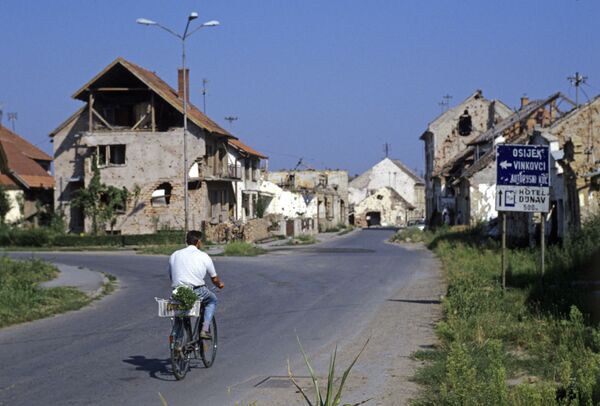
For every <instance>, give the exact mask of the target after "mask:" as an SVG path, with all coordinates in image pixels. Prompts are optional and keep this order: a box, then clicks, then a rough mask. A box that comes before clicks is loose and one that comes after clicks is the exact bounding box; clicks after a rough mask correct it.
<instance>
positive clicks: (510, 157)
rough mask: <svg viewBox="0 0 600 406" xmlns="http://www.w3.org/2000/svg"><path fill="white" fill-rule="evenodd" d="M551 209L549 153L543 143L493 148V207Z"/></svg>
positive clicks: (499, 209)
mask: <svg viewBox="0 0 600 406" xmlns="http://www.w3.org/2000/svg"><path fill="white" fill-rule="evenodd" d="M549 209H550V154H549V151H548V147H547V146H544V145H506V144H505V145H498V146H497V147H496V210H498V211H521V212H541V213H546V212H548V210H549Z"/></svg>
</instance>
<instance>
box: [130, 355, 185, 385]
mask: <svg viewBox="0 0 600 406" xmlns="http://www.w3.org/2000/svg"><path fill="white" fill-rule="evenodd" d="M123 362H126V363H128V364H131V365H134V366H135V367H136V368H135V369H136V370H137V371H145V372H148V374H149V375H150V376H151V377H152V378H155V379H159V380H161V381H174V380H175V377H174V376H173V374H172V373H171V371H170V369H169V368H167V366H170V363H171V361H170V359H169V358H167V359H157V358H146V357H144V356H143V355H133V356H130V357H129V358H128V359H124V360H123Z"/></svg>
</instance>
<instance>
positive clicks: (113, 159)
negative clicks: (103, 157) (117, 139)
mask: <svg viewBox="0 0 600 406" xmlns="http://www.w3.org/2000/svg"><path fill="white" fill-rule="evenodd" d="M109 163H111V164H113V165H125V145H122V144H121V145H111V146H110V152H109Z"/></svg>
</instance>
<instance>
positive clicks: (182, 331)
mask: <svg viewBox="0 0 600 406" xmlns="http://www.w3.org/2000/svg"><path fill="white" fill-rule="evenodd" d="M155 300H156V301H157V302H158V316H159V317H169V318H170V319H171V326H172V327H171V334H170V335H169V350H170V356H171V367H172V369H173V375H174V376H175V379H177V380H178V381H179V380H182V379H184V378H185V375H186V374H187V372H188V371H189V369H190V362H191V360H192V356H193V357H194V359H198V352H199V353H200V359H201V360H202V363H203V364H204V367H206V368H210V367H211V366H212V365H213V363H214V361H215V357H216V356H217V337H218V336H217V320H216V318H215V316H213V318H212V321H211V323H210V327H209V330H208V331H209V334H210V339H206V338H200V329H201V326H202V320H203V319H204V305H203V304H202V302H201V301H200V300H198V301H196V303H194V306H193V307H192V308H191V309H190V310H181V308H180V304H179V302H177V301H175V300H171V299H161V298H155Z"/></svg>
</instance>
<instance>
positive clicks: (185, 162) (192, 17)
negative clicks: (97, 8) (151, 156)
mask: <svg viewBox="0 0 600 406" xmlns="http://www.w3.org/2000/svg"><path fill="white" fill-rule="evenodd" d="M196 18H198V13H196V12H192V13H190V15H189V16H188V18H187V23H186V25H185V30H183V35H180V34H177V33H176V32H175V31H173V30H171V29H170V28H168V27H165V26H163V25H161V24H159V23H157V22H156V21H153V20H148V19H146V18H138V19H137V20H136V23H138V24H141V25H148V26H150V25H154V26H157V27H159V28H162V29H163V30H165V31H166V32H168V33H169V34H171V35H173V36H175V37H177V38H179V40H180V41H181V69H182V74H183V200H184V208H183V211H184V217H185V220H184V229H185V232H186V233H187V232H188V206H189V203H188V176H189V174H188V170H189V169H188V159H187V127H188V120H187V98H188V95H187V88H188V83H187V81H188V78H187V72H186V70H185V40H186V39H188V38H189V37H190V36H192V34H194V33H195V32H196V31H198V30H200V29H201V28H204V27H216V26H218V25H219V22H218V21H216V20H212V21H207V22H205V23H203V24H202V25H200V26H199V27H196V28H195V29H193V30H191V31H189V32H188V30H189V28H190V23H191V22H192V21H193V20H195V19H196Z"/></svg>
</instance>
